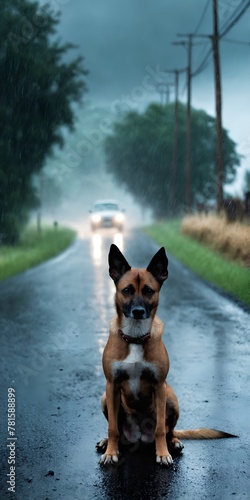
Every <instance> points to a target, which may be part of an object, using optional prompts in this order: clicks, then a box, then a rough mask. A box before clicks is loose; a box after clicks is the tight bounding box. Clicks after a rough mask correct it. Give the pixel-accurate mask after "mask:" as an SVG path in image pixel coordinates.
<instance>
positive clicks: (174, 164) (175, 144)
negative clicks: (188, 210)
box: [171, 69, 179, 214]
mask: <svg viewBox="0 0 250 500" xmlns="http://www.w3.org/2000/svg"><path fill="white" fill-rule="evenodd" d="M178 111H179V71H178V70H177V69H176V70H175V105H174V142H173V157H172V192H171V210H172V214H173V213H174V211H175V198H176V171H177V155H178V130H179V123H178Z"/></svg>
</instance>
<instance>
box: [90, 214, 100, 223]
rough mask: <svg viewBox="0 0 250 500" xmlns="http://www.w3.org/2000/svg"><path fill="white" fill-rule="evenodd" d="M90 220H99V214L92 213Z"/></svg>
mask: <svg viewBox="0 0 250 500" xmlns="http://www.w3.org/2000/svg"><path fill="white" fill-rule="evenodd" d="M91 218H92V222H101V220H102V218H101V216H100V215H99V214H93V215H92V217H91Z"/></svg>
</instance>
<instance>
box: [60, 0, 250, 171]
mask: <svg viewBox="0 0 250 500" xmlns="http://www.w3.org/2000/svg"><path fill="white" fill-rule="evenodd" d="M242 3H244V2H242V0H228V1H227V0H218V5H219V22H220V28H223V26H224V25H225V24H226V23H227V22H228V20H229V18H230V17H231V16H232V14H233V13H234V11H235V9H236V8H237V7H239V5H241V4H242ZM51 4H52V7H53V8H56V7H58V5H60V10H61V22H60V25H59V27H58V29H59V33H60V36H61V37H62V39H63V40H64V41H71V42H73V43H76V44H77V45H78V46H79V52H80V53H81V54H82V55H83V56H84V57H85V65H86V67H87V68H88V69H89V72H90V73H89V75H88V78H87V81H88V87H89V92H88V96H87V98H88V100H89V101H91V102H92V103H93V104H105V105H108V106H110V107H112V106H114V105H115V104H117V103H118V102H120V103H122V104H123V105H124V106H125V105H126V106H129V107H130V108H132V107H136V106H139V107H140V108H142V107H144V106H145V105H147V103H148V102H150V101H152V100H158V102H160V95H159V94H158V93H156V92H155V90H153V88H154V87H153V84H154V83H157V82H160V81H162V79H166V80H167V81H170V82H171V81H173V76H172V75H166V76H163V74H162V71H163V70H165V69H170V70H171V69H175V68H177V69H179V68H184V67H186V65H187V51H186V49H185V48H184V47H182V46H174V45H172V42H174V41H176V40H180V38H178V37H177V36H176V35H177V33H195V32H196V33H198V34H201V33H204V34H211V33H212V0H52V1H51ZM206 7H207V9H206ZM225 38H226V39H229V40H234V41H235V42H234V43H232V42H229V41H228V42H226V41H221V43H220V55H221V72H222V88H223V126H224V127H225V128H226V129H227V130H228V131H229V133H230V136H231V138H232V139H234V140H235V141H236V142H237V143H239V148H238V150H239V152H241V153H244V154H248V156H249V157H250V127H249V114H250V113H249V104H250V99H249V94H250V92H249V89H250V85H249V83H250V64H249V63H250V45H249V42H250V9H248V10H247V11H246V13H245V14H244V16H243V17H241V19H240V20H239V22H238V23H237V24H236V25H235V26H234V28H233V29H232V30H231V31H230V32H229V33H228V34H227V36H226V37H225ZM194 41H195V42H199V43H201V41H202V42H204V39H202V40H201V39H198V38H197V39H195V40H194ZM205 41H206V46H204V43H203V44H202V45H197V46H195V47H194V48H193V71H195V70H196V69H197V68H198V66H199V65H200V62H201V60H202V57H203V56H204V54H206V52H207V50H208V49H209V47H210V46H211V42H210V41H207V40H205ZM236 42H238V43H236ZM239 42H241V43H239ZM242 42H244V43H245V44H244V43H242ZM172 98H173V97H172ZM180 99H181V100H182V101H183V102H185V100H186V85H185V75H184V74H183V76H182V77H181V79H180ZM192 105H193V106H194V107H197V108H203V109H205V110H206V111H207V112H208V113H210V114H212V115H214V114H215V97H214V74H213V60H212V57H211V59H210V63H209V64H208V66H207V68H206V69H205V70H204V71H203V72H202V73H201V74H199V75H198V76H196V77H195V78H193V79H192ZM247 163H248V164H250V159H249V162H247ZM244 164H246V161H245V162H243V165H244Z"/></svg>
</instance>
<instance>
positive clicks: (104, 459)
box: [99, 452, 119, 465]
mask: <svg viewBox="0 0 250 500" xmlns="http://www.w3.org/2000/svg"><path fill="white" fill-rule="evenodd" d="M118 456H119V452H117V453H115V454H114V455H108V454H107V453H104V454H103V455H102V456H101V458H100V461H99V464H100V465H117V464H118V461H119V457H118Z"/></svg>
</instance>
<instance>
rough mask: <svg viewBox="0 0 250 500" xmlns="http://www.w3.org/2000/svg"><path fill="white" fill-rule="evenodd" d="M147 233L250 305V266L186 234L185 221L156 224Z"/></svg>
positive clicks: (170, 251)
mask: <svg viewBox="0 0 250 500" xmlns="http://www.w3.org/2000/svg"><path fill="white" fill-rule="evenodd" d="M145 232H146V233H147V234H148V235H149V236H150V237H151V238H153V239H154V240H155V241H156V242H157V243H158V244H159V245H163V246H165V248H166V251H167V252H169V253H171V254H172V255H173V256H174V257H176V258H177V259H178V260H180V261H181V262H182V263H183V264H185V265H186V266H187V267H189V268H190V269H191V270H192V271H194V272H195V273H196V274H197V275H199V276H200V277H201V278H203V279H204V280H206V281H208V282H210V283H211V284H215V285H216V286H218V287H219V288H221V289H222V290H223V291H224V292H227V293H229V294H230V295H232V296H234V297H235V298H238V299H240V301H242V302H243V303H245V304H247V305H248V306H249V305H250V269H249V268H244V267H243V266H242V265H240V264H238V263H236V262H233V261H229V260H227V259H225V258H224V257H223V256H222V255H220V254H219V253H218V252H217V251H215V250H212V249H211V248H207V247H206V246H204V244H202V243H200V242H198V241H195V240H194V239H193V238H191V237H190V236H187V235H186V234H181V221H176V220H175V221H170V222H165V223H157V224H152V225H151V226H149V227H147V228H145Z"/></svg>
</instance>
